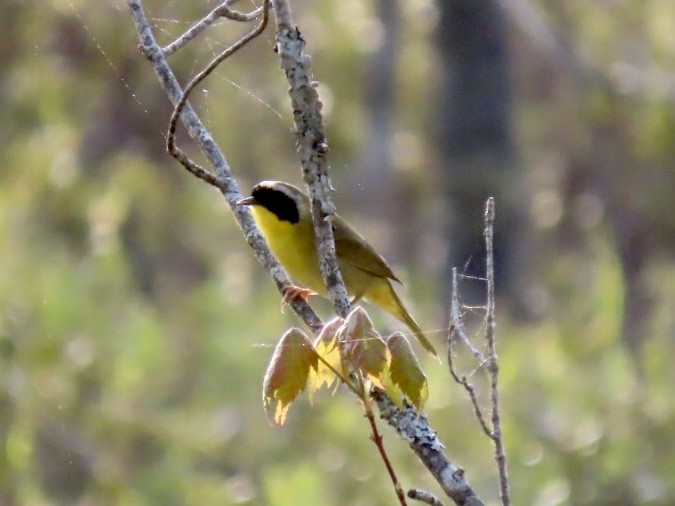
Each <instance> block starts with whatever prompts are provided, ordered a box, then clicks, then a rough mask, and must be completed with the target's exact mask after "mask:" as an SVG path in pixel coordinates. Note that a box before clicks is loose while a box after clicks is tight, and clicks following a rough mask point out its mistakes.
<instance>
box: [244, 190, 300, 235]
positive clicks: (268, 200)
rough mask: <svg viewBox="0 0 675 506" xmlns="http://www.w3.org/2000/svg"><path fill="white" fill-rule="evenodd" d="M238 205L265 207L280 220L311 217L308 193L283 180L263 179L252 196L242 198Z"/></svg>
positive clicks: (291, 221) (298, 219) (292, 222)
mask: <svg viewBox="0 0 675 506" xmlns="http://www.w3.org/2000/svg"><path fill="white" fill-rule="evenodd" d="M237 205H248V206H261V207H264V208H265V209H267V211H269V212H270V213H272V214H273V215H275V216H276V217H277V218H278V219H279V220H280V221H288V222H289V223H291V224H296V223H298V222H299V221H301V220H305V219H308V218H309V219H311V214H310V207H309V198H308V197H307V195H305V194H304V193H303V192H301V191H300V190H299V189H298V188H296V187H295V186H293V185H292V184H289V183H284V182H283V181H261V182H260V183H258V184H257V185H255V186H254V187H253V190H252V191H251V196H250V197H248V198H245V199H242V200H240V201H239V202H237Z"/></svg>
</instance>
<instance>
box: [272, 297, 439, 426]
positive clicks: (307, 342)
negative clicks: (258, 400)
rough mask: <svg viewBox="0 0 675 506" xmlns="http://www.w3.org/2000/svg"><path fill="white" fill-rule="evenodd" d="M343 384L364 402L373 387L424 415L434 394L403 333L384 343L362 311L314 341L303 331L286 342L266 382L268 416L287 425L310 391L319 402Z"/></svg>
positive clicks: (291, 333)
mask: <svg viewBox="0 0 675 506" xmlns="http://www.w3.org/2000/svg"><path fill="white" fill-rule="evenodd" d="M339 384H343V385H345V386H346V387H347V388H349V389H350V390H352V391H354V392H355V393H356V394H357V395H358V396H359V397H360V398H361V399H362V400H363V401H364V402H366V398H367V396H366V394H365V392H367V391H368V390H369V388H368V387H369V386H371V385H372V386H377V387H379V388H382V389H384V390H385V391H386V392H387V393H388V394H389V396H390V397H391V398H392V399H394V401H395V402H397V403H398V404H400V405H403V402H404V399H407V400H408V401H410V402H411V403H412V404H413V405H414V406H415V407H417V408H418V409H419V408H421V407H422V406H423V405H424V402H425V401H426V400H427V397H428V393H429V392H428V385H427V378H426V375H425V374H424V372H423V371H422V369H421V368H420V365H419V362H418V361H417V358H416V356H415V354H414V352H413V349H412V347H411V346H410V342H409V341H408V339H407V338H406V337H405V336H404V335H403V334H401V333H400V332H396V333H394V334H392V335H390V336H389V337H387V338H383V337H382V336H381V335H380V334H379V333H378V332H377V331H376V330H375V328H374V326H373V323H372V321H371V320H370V318H369V317H368V314H367V313H366V312H365V311H364V310H363V309H362V308H360V307H357V308H355V309H354V310H353V311H352V312H351V313H350V314H349V315H348V316H347V318H345V319H342V318H335V319H333V320H331V321H329V322H328V323H326V324H325V325H324V326H323V328H322V329H321V331H320V332H319V335H318V336H317V337H316V339H315V340H314V341H312V340H311V339H310V338H309V337H307V335H306V334H305V333H304V332H303V331H302V330H300V329H298V328H291V329H289V330H288V331H287V332H286V333H285V334H284V335H283V336H282V338H281V339H280V340H279V342H278V343H277V346H276V349H275V350H274V354H273V355H272V359H271V360H270V363H269V365H268V367H267V372H266V373H265V380H264V382H263V404H264V407H265V411H266V413H267V416H268V418H269V419H270V421H271V422H273V423H275V424H278V425H282V424H283V423H284V422H285V421H286V418H287V416H288V411H289V409H290V407H291V405H292V404H293V402H294V401H295V400H296V399H297V397H298V395H300V393H301V392H303V391H304V390H305V389H306V388H307V390H308V395H309V398H310V400H313V398H314V395H315V394H316V392H317V391H319V390H320V389H322V388H326V389H331V388H333V389H335V387H336V386H338V385H339Z"/></svg>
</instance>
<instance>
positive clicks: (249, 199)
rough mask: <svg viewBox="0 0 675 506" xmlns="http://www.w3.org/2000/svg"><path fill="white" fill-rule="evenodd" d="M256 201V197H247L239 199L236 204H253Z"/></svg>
mask: <svg viewBox="0 0 675 506" xmlns="http://www.w3.org/2000/svg"><path fill="white" fill-rule="evenodd" d="M255 203H256V202H255V199H254V198H253V197H246V198H245V199H241V200H238V201H237V204H236V205H238V206H252V205H254V204H255Z"/></svg>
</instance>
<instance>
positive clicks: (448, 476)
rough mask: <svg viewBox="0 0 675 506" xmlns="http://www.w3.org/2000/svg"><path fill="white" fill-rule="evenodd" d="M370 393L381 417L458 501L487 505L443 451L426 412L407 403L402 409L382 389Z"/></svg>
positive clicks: (460, 469)
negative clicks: (418, 410) (406, 442)
mask: <svg viewBox="0 0 675 506" xmlns="http://www.w3.org/2000/svg"><path fill="white" fill-rule="evenodd" d="M370 395H371V397H372V398H373V399H374V400H375V402H376V403H377V406H378V408H379V410H380V417H381V418H383V419H384V420H386V421H387V423H388V424H389V425H391V426H392V427H393V428H394V429H395V430H396V432H397V433H398V435H399V436H401V437H402V438H403V439H405V440H406V441H408V443H409V444H410V447H411V448H412V450H413V451H414V452H415V453H416V454H417V456H418V457H419V458H420V460H421V461H422V463H423V464H424V465H425V466H426V467H427V469H428V470H429V471H430V472H431V474H432V476H433V477H434V478H435V479H436V481H437V482H438V483H439V485H440V486H441V487H442V488H443V491H444V492H445V493H446V494H447V495H448V497H450V498H451V499H452V500H453V501H454V502H455V504H457V505H461V506H479V505H483V501H481V500H480V498H479V497H478V495H476V493H475V492H474V490H473V489H472V488H471V486H470V485H469V484H468V482H467V481H466V478H465V476H464V469H462V468H461V467H458V466H456V465H455V464H453V463H452V462H451V461H450V460H449V459H448V458H447V457H446V456H445V454H444V453H443V448H444V446H443V443H441V441H440V440H439V439H438V436H437V435H436V432H435V431H434V430H433V429H432V428H431V427H430V426H429V422H428V421H427V417H426V415H424V414H420V413H417V411H415V409H414V408H413V406H412V405H410V404H409V403H407V402H405V405H404V407H403V408H402V409H401V408H399V407H398V406H397V405H396V403H394V402H393V401H392V400H391V399H390V398H389V397H388V396H387V395H386V394H385V392H384V391H383V390H381V389H379V388H375V387H374V388H372V389H371V391H370Z"/></svg>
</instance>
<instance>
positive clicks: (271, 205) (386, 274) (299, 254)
mask: <svg viewBox="0 0 675 506" xmlns="http://www.w3.org/2000/svg"><path fill="white" fill-rule="evenodd" d="M237 205H246V206H250V209H251V213H252V215H253V219H254V220H255V222H256V225H257V226H258V228H259V229H260V231H261V233H262V234H263V236H264V237H265V240H266V241H267V244H268V246H269V248H270V250H271V251H272V253H274V255H275V256H276V257H277V259H278V260H279V262H281V264H282V265H283V266H284V267H285V268H286V270H287V271H288V273H289V274H290V276H291V277H292V278H293V280H294V281H295V282H297V283H300V284H301V285H302V286H303V287H306V288H309V289H310V290H306V291H302V290H300V291H298V292H297V294H298V295H299V296H305V297H306V296H307V295H311V294H312V293H314V292H315V293H318V294H320V295H324V296H325V295H326V294H327V289H326V286H325V284H324V282H323V277H322V276H321V271H320V269H319V259H318V255H317V250H316V241H315V233H314V225H313V222H312V213H311V204H310V200H309V197H308V196H307V195H306V194H305V193H303V192H302V191H301V190H300V189H298V188H297V187H295V186H293V185H292V184H290V183H286V182H283V181H261V182H259V183H258V184H256V185H255V186H254V187H253V190H252V191H251V196H250V197H247V198H244V199H241V200H239V201H238V202H237ZM332 226H333V236H334V239H335V253H336V256H337V260H338V264H339V267H340V272H341V273H342V278H343V281H344V283H345V287H346V289H347V292H348V293H349V295H350V296H351V297H352V298H353V299H352V303H356V302H358V301H359V300H361V299H364V300H366V301H368V302H370V303H372V304H374V305H376V306H378V307H380V308H381V309H383V310H384V311H386V312H388V313H389V314H391V315H392V316H394V317H396V318H397V319H398V320H400V321H401V322H403V323H405V324H406V325H407V326H408V328H409V329H410V330H411V331H412V332H413V334H414V335H415V337H416V338H417V340H418V341H419V342H420V344H421V345H422V346H423V347H424V349H426V350H427V351H428V352H430V353H431V354H432V355H434V356H435V357H438V354H437V353H436V349H435V348H434V346H433V345H432V344H431V342H430V341H429V339H427V337H426V336H425V334H424V332H423V331H422V329H421V328H420V326H419V324H418V323H417V322H416V321H415V319H414V318H413V317H412V316H411V315H410V313H409V312H408V310H407V309H406V307H405V305H404V304H403V302H402V301H401V299H400V298H399V297H398V295H397V294H396V291H394V287H393V286H392V282H393V281H395V282H397V283H401V281H400V280H399V278H398V277H396V275H395V274H394V272H393V271H392V269H391V267H390V266H389V264H388V263H387V262H386V260H385V259H384V258H382V256H381V255H380V254H379V253H378V252H377V251H375V249H374V248H373V247H372V246H371V245H370V244H368V242H367V241H366V240H365V239H364V238H363V236H361V234H359V233H358V232H357V231H356V229H355V228H354V227H353V226H352V225H350V224H349V223H348V222H347V221H345V220H344V219H343V218H341V217H340V216H339V215H337V214H333V215H332Z"/></svg>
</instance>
